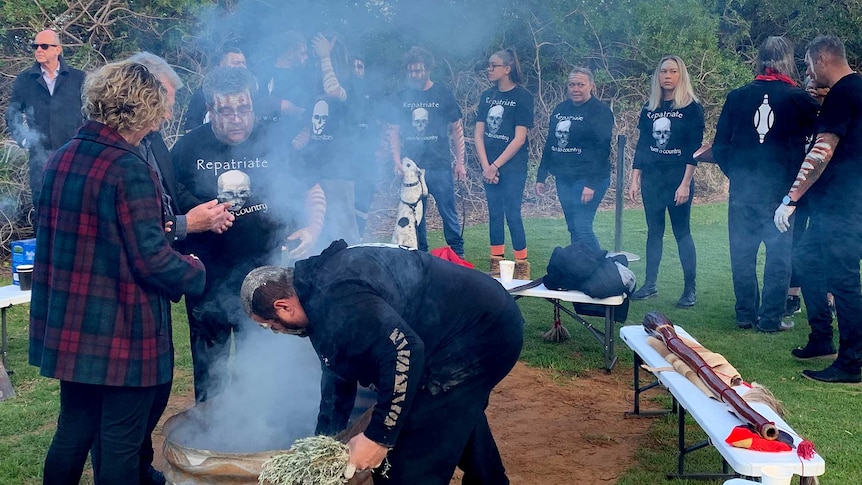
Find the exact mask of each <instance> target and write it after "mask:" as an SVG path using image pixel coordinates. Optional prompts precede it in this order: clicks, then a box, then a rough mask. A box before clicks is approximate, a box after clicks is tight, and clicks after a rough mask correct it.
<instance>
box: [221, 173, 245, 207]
mask: <svg viewBox="0 0 862 485" xmlns="http://www.w3.org/2000/svg"><path fill="white" fill-rule="evenodd" d="M250 196H251V179H249V177H248V175H246V174H245V172H241V171H239V170H229V171H227V172H225V173H223V174H221V175H219V177H218V201H219V202H220V203H224V202H230V210H231V211H234V212H235V211H238V210H240V209H242V208H243V206H245V203H246V202H247V201H248V198H249V197H250Z"/></svg>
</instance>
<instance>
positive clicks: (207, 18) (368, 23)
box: [0, 0, 862, 246]
mask: <svg viewBox="0 0 862 485" xmlns="http://www.w3.org/2000/svg"><path fill="white" fill-rule="evenodd" d="M860 20H862V3H860V2H855V1H854V2H832V1H826V0H813V1H812V0H806V1H801V0H780V1H779V0H731V1H725V0H722V1H718V2H713V1H706V0H666V1H664V2H658V3H657V2H654V1H646V0H580V1H565V2H561V1H560V2H547V1H543V0H440V1H437V2H424V1H420V0H366V1H364V2H355V1H348V0H342V1H335V0H324V1H319V0H318V1H311V0H292V1H289V2H263V1H261V0H239V1H228V0H219V1H217V2H213V1H205V0H156V1H152V2H140V1H134V0H105V1H100V2H88V1H84V0H37V1H34V0H4V2H2V5H0V73H2V76H0V110H2V111H5V106H6V102H7V100H8V96H9V92H10V90H11V82H12V80H13V79H14V77H15V75H17V73H18V72H20V71H21V70H22V69H24V68H25V67H26V66H27V65H29V64H30V63H31V62H32V51H31V49H30V47H29V44H30V42H31V40H32V36H33V35H34V32H37V31H38V30H40V29H42V28H44V27H46V26H47V27H51V28H54V29H56V30H58V31H59V32H60V33H61V37H62V39H63V41H64V43H66V48H65V51H64V53H65V56H66V58H67V60H68V61H69V62H70V63H71V64H72V65H74V66H76V67H80V68H82V69H84V70H89V69H92V68H94V67H96V66H98V65H101V64H103V63H105V62H107V61H111V60H115V59H120V58H123V57H126V56H127V55H129V54H131V53H133V52H136V51H138V50H149V51H152V52H154V53H157V54H159V55H162V56H164V57H165V58H166V59H167V60H168V61H169V62H170V63H171V64H173V65H175V66H176V67H177V68H178V69H177V70H178V72H180V74H181V75H182V76H183V77H184V78H185V81H186V85H187V88H186V89H185V90H183V92H181V93H178V102H177V109H176V111H175V117H174V120H173V121H172V123H171V124H170V126H168V127H167V128H166V134H167V135H168V136H167V138H168V141H169V143H170V142H172V141H173V140H174V139H175V137H176V136H177V133H178V132H179V130H178V126H180V124H181V122H182V117H183V111H184V107H185V104H186V102H187V99H188V96H189V95H190V93H191V92H192V91H193V90H194V89H195V88H197V86H198V85H199V84H200V81H201V78H202V75H203V73H204V71H205V69H206V68H207V66H208V56H209V55H210V54H211V53H213V52H215V51H216V50H217V49H218V48H220V47H222V46H224V45H225V44H227V43H233V44H237V45H239V46H240V47H242V48H243V49H244V50H245V51H246V52H247V53H248V54H249V55H248V57H249V60H250V67H251V68H252V70H254V68H255V67H256V66H265V65H268V64H270V63H271V59H272V57H273V56H274V52H275V51H276V50H277V48H278V45H277V43H276V42H277V41H275V40H274V34H277V33H279V32H282V31H284V30H287V29H295V30H299V31H301V32H304V33H306V34H312V33H314V32H316V31H319V30H324V29H331V30H334V31H336V32H339V33H341V35H342V36H344V38H345V39H346V41H347V44H348V45H349V46H350V47H351V48H353V49H355V50H357V51H359V52H361V53H362V54H363V55H364V56H365V58H366V61H367V64H368V66H369V69H370V70H371V71H372V72H374V71H377V72H378V73H382V76H381V78H380V83H379V84H380V85H383V86H386V87H387V88H388V89H394V88H395V87H396V86H397V85H398V83H399V81H400V80H401V79H402V77H401V76H402V73H401V70H400V65H399V64H400V59H401V53H402V52H403V51H404V50H406V48H408V47H409V46H411V45H424V46H426V47H428V48H429V49H430V50H432V51H433V52H435V53H436V54H437V55H438V58H439V59H438V69H437V72H436V73H435V78H436V79H437V80H438V81H442V82H446V83H448V84H450V85H452V87H453V89H454V91H455V93H456V95H457V97H458V99H459V102H460V103H461V106H462V109H463V110H464V113H465V119H466V120H467V124H468V126H467V128H466V132H468V133H470V132H471V130H472V128H471V127H470V126H469V125H471V124H472V123H473V122H474V121H475V120H474V118H475V111H476V104H477V101H478V96H479V93H481V91H482V90H483V89H485V88H486V87H487V85H488V83H487V81H486V79H485V73H484V65H485V63H486V61H487V57H488V55H489V54H490V53H491V52H493V51H494V50H496V49H497V48H499V47H500V46H511V47H514V48H515V49H516V51H517V53H518V54H519V56H520V57H521V64H522V67H523V68H524V71H525V75H526V78H527V87H528V88H529V89H530V90H531V91H532V92H533V93H534V94H535V95H536V116H535V121H536V123H535V125H536V127H535V128H534V129H533V131H532V133H531V134H530V135H531V136H530V138H531V140H532V152H531V160H532V161H533V163H537V161H538V158H539V151H540V150H541V146H542V143H543V141H544V137H545V135H546V133H547V118H548V115H549V114H550V111H551V110H552V109H553V107H554V106H555V105H556V104H557V103H558V102H559V101H560V100H562V99H563V97H564V95H565V91H564V83H565V80H566V77H567V74H568V71H569V70H570V69H571V68H572V67H573V66H576V65H585V66H588V67H590V68H591V69H592V70H593V72H594V73H595V74H596V84H597V87H598V93H597V97H598V98H600V99H602V100H604V101H606V102H608V103H609V104H610V105H611V108H612V109H613V111H614V113H615V115H616V121H617V124H616V130H617V133H619V134H625V135H628V138H629V144H628V147H627V149H626V160H627V163H628V164H630V163H631V162H630V160H631V156H632V154H633V151H634V143H635V141H636V135H635V133H636V131H637V126H636V124H637V116H638V113H639V111H640V108H641V106H642V104H643V102H644V100H645V99H646V96H647V92H648V90H649V77H650V75H651V74H652V70H653V68H654V66H655V64H656V62H657V61H658V59H659V58H660V57H661V56H662V55H664V54H668V53H673V54H676V55H679V56H680V57H682V58H683V59H684V60H685V61H686V62H687V64H688V66H689V70H690V72H691V74H692V76H693V82H694V85H695V91H696V92H697V94H698V95H699V96H700V97H701V99H702V102H703V105H704V108H705V110H706V117H707V133H706V135H705V137H704V138H705V139H706V140H710V139H711V138H712V133H713V130H714V125H715V121H716V119H717V117H718V114H719V111H720V109H721V105H722V103H723V101H724V96H725V94H726V93H727V92H728V91H729V90H730V89H733V88H735V87H737V86H740V85H742V84H744V83H745V82H747V81H749V80H750V79H751V76H752V67H751V66H752V65H753V57H754V55H755V52H756V48H757V46H758V45H759V43H760V42H761V41H762V40H763V39H764V38H766V37H767V36H769V35H786V36H788V37H789V38H790V39H791V40H793V41H794V42H795V43H796V45H797V56H798V59H799V63H800V67H802V55H803V54H804V48H805V43H806V42H807V41H808V40H810V39H811V38H813V37H814V35H816V34H817V33H820V32H829V33H835V34H837V35H839V36H841V37H842V38H843V39H844V40H845V42H846V44H847V48H848V57H849V60H850V62H851V65H852V66H855V65H857V64H858V63H859V62H860V55H862V34H860V33H859V31H858V29H857V28H856V27H857V25H858V24H859V21H860ZM468 138H469V137H468ZM10 149H12V148H11V145H10V144H9V143H4V144H2V145H0V150H2V151H3V154H0V160H6V161H10V160H11V161H13V162H12V163H16V164H20V163H23V160H25V159H24V158H22V157H21V156H20V154H15V153H12V154H10V152H9V150H10ZM613 156H614V160H616V158H615V157H616V155H613ZM471 159H472V158H471ZM472 161H473V163H469V164H468V166H469V167H470V168H471V183H469V184H468V191H467V192H468V193H467V194H466V195H467V198H468V200H471V201H472V202H473V203H472V204H471V207H473V209H475V211H477V212H479V211H483V210H484V207H483V206H482V202H481V201H482V199H483V197H482V196H481V183H479V182H480V178H479V176H478V170H477V168H476V166H477V164H476V163H475V159H472ZM534 170H535V169H534ZM10 173H15V171H14V170H11V171H10V170H0V178H2V177H9V174H10ZM612 180H614V177H612ZM15 183H17V182H13V185H15ZM725 183H726V181H725V180H724V178H723V176H721V175H720V173H719V172H718V171H717V170H715V167H710V166H706V167H704V168H703V169H701V170H699V171H698V175H697V185H698V191H699V193H700V194H702V195H706V196H722V195H723V194H724V192H725ZM7 185H8V184H7ZM530 186H531V184H528V187H530ZM25 187H26V184H22V185H21V190H26V189H25ZM614 190H615V187H614V186H613V185H612V187H611V190H610V191H609V192H608V197H609V198H611V197H613V193H614ZM11 191H12V192H14V190H11ZM4 197H5V198H6V199H8V200H3V201H0V211H3V215H2V216H0V224H6V225H7V226H10V225H11V227H7V229H5V230H2V231H0V237H4V236H5V237H6V238H7V239H4V240H3V241H2V242H3V244H4V246H8V238H9V237H17V236H19V235H20V234H22V233H26V230H27V229H26V226H27V224H28V221H27V218H26V217H21V215H20V213H21V212H22V210H23V209H22V208H21V207H20V205H21V204H17V203H16V201H17V200H19V199H20V200H27V198H28V197H16V196H15V195H9V194H6V193H5V192H0V198H4ZM554 201H555V198H554V196H553V193H551V194H549V195H548V196H546V197H545V198H544V199H543V200H539V201H537V202H538V203H539V204H540V205H545V206H546V207H555V202H554ZM10 206H12V207H14V209H9V207H10ZM10 210H11V211H12V213H11V214H10V212H9V211H10ZM23 212H24V213H25V214H26V211H23ZM17 226H24V227H23V228H21V227H17ZM7 234H10V236H6V235H7Z"/></svg>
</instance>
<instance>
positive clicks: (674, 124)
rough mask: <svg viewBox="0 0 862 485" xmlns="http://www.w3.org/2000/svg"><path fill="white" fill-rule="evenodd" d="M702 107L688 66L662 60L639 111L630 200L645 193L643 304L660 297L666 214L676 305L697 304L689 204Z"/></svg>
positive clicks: (637, 296)
mask: <svg viewBox="0 0 862 485" xmlns="http://www.w3.org/2000/svg"><path fill="white" fill-rule="evenodd" d="M703 129H704V119H703V107H702V106H701V105H700V103H699V102H698V99H697V96H696V95H695V94H694V89H693V88H692V86H691V78H690V77H689V74H688V70H687V69H686V67H685V63H684V62H683V61H682V59H680V58H679V57H677V56H664V57H662V58H661V60H660V61H659V63H658V66H657V67H656V69H655V73H654V74H653V76H652V87H651V89H650V97H649V101H648V102H647V104H646V106H644V108H643V109H642V110H641V115H640V121H639V122H638V130H639V131H640V138H639V139H638V144H637V150H636V151H635V159H634V163H633V164H632V179H631V185H630V186H629V190H628V196H629V199H630V200H631V201H632V202H636V196H637V193H638V191H640V192H641V196H642V198H643V205H644V213H645V215H646V223H647V243H646V246H647V247H646V279H645V281H644V283H643V285H642V286H641V287H640V289H638V290H637V291H635V292H634V293H633V294H632V299H634V300H644V299H647V298H650V297H653V296H656V295H657V294H658V287H657V286H656V281H657V279H658V268H659V263H661V255H662V239H663V238H664V229H665V211H667V213H668V214H669V215H670V223H671V229H672V230H673V235H674V237H675V238H676V244H677V247H678V248H679V260H680V263H681V264H682V272H683V278H684V283H685V286H684V289H683V292H682V296H680V298H679V300H678V301H677V303H676V305H677V306H678V307H680V308H689V307H692V306H694V304H695V303H696V302H697V293H696V287H695V277H696V275H697V252H696V251H695V248H694V240H693V239H692V237H691V224H690V223H691V201H692V198H693V197H694V170H695V168H696V167H697V162H696V161H695V160H694V157H693V155H694V152H695V151H696V150H697V149H698V148H699V147H700V145H701V142H702V141H703Z"/></svg>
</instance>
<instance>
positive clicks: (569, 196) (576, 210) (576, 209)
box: [556, 178, 611, 251]
mask: <svg viewBox="0 0 862 485" xmlns="http://www.w3.org/2000/svg"><path fill="white" fill-rule="evenodd" d="M556 181H557V197H559V199H560V205H561V206H562V207H563V215H564V216H566V227H567V228H568V229H569V235H570V236H571V242H572V244H575V243H576V242H578V241H584V242H585V243H587V244H589V245H590V247H591V248H593V249H595V250H596V251H598V250H600V249H601V246H600V245H599V240H598V239H597V238H596V233H595V232H593V221H594V220H595V218H596V211H597V210H598V209H599V204H600V203H601V202H602V198H604V196H605V192H607V191H608V186H609V185H610V184H611V179H610V178H606V179H602V180H600V181H599V183H597V184H593V186H592V187H590V188H591V189H593V191H595V194H593V199H592V200H591V201H589V202H587V203H586V204H583V203H581V194H582V193H583V192H584V187H585V186H586V182H587V181H586V180H580V179H575V180H570V179H569V180H566V179H561V178H557V180H556Z"/></svg>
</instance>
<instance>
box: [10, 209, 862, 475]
mask: <svg viewBox="0 0 862 485" xmlns="http://www.w3.org/2000/svg"><path fill="white" fill-rule="evenodd" d="M726 211H727V206H726V205H724V204H711V205H704V206H696V207H695V208H694V209H693V215H692V219H693V224H692V226H693V229H692V232H693V234H694V239H695V244H696V246H697V251H698V303H697V305H696V306H695V307H694V308H693V309H689V310H680V309H677V308H676V307H675V306H674V303H676V300H677V298H678V297H679V295H680V293H681V292H682V271H681V269H680V266H679V260H678V258H677V253H676V244H675V241H674V239H673V236H672V234H671V233H670V224H668V229H667V234H666V236H665V248H664V259H663V261H662V265H661V270H660V274H659V282H658V283H659V296H658V297H657V298H653V299H650V300H647V301H643V302H632V304H631V308H630V311H629V321H628V322H627V323H628V324H638V323H640V320H641V319H642V318H643V315H644V313H646V312H648V311H653V310H658V311H661V312H663V313H665V314H666V315H667V316H668V317H669V318H670V319H671V320H672V321H673V322H674V323H677V324H679V325H681V326H683V327H684V328H685V329H686V330H687V331H688V332H689V333H691V334H692V335H693V336H695V337H696V338H697V339H698V340H699V341H700V342H701V343H703V344H704V345H705V346H706V347H708V348H709V349H710V350H713V351H715V352H718V353H721V354H724V355H725V356H726V357H727V358H728V360H729V361H730V362H731V363H732V364H733V365H734V366H735V367H736V368H737V369H738V370H739V371H740V373H741V374H742V376H743V378H744V379H745V380H747V381H749V382H752V381H756V382H759V383H761V384H763V385H764V386H766V387H768V388H769V389H770V390H772V391H773V393H775V395H776V396H777V397H778V398H779V399H780V400H782V401H783V402H784V403H785V405H786V407H787V408H788V410H789V415H788V416H787V418H786V419H787V421H788V422H789V423H790V424H791V425H792V426H793V428H794V429H795V430H796V431H797V432H799V433H801V434H802V436H804V437H805V438H807V439H809V440H811V441H812V442H814V444H815V445H816V446H817V449H818V451H819V452H820V453H821V454H822V455H823V457H824V458H825V460H826V474H825V475H824V476H823V477H822V478H821V483H822V484H824V485H830V484H851V483H862V466H860V465H859V464H858V463H859V462H858V455H857V454H856V453H858V451H857V448H858V445H857V444H854V443H858V442H857V441H856V440H857V439H860V436H862V423H860V420H859V417H858V414H859V411H860V406H859V404H858V403H859V399H860V396H862V387H854V386H844V385H826V384H820V383H816V382H813V381H809V380H806V379H803V378H801V376H800V371H801V370H802V369H805V368H819V367H821V366H825V365H826V362H816V361H815V363H813V364H810V367H809V366H808V364H803V363H800V362H797V361H796V360H794V359H793V358H792V357H791V356H790V349H792V348H794V347H796V346H799V345H804V343H805V341H806V337H807V334H808V326H807V324H806V320H805V314H804V312H803V313H802V314H801V315H796V316H795V318H794V320H795V321H796V328H795V329H793V330H791V331H789V332H780V333H777V334H772V335H767V334H760V333H756V332H754V331H751V330H739V329H737V328H736V325H735V318H734V311H733V304H734V297H733V288H732V285H731V279H730V263H729V257H728V252H727V222H726V221H727V216H726V214H727V212H726ZM613 217H614V214H613V212H601V213H599V214H598V217H597V219H596V230H597V234H598V237H599V240H600V242H601V243H602V244H603V245H604V246H605V247H611V246H612V245H613V241H614V237H613V227H614V223H613ZM624 218H625V224H624V228H625V229H624V230H625V234H624V235H623V240H622V241H623V243H622V246H623V247H622V249H623V250H626V251H629V252H633V253H636V254H639V255H641V256H643V255H644V244H645V240H646V226H645V223H644V220H643V213H642V212H641V211H638V210H632V211H626V212H625V215H624ZM464 236H465V240H466V241H465V243H466V253H467V256H468V258H469V259H470V260H471V261H473V262H474V263H475V264H476V265H477V267H478V269H481V270H487V267H488V262H487V254H488V233H487V226H484V225H480V226H474V227H470V228H468V229H467V230H466V231H465V234H464ZM430 237H431V241H430V244H431V247H437V246H440V245H442V244H444V243H443V241H442V236H441V235H440V234H439V233H432V234H430ZM527 239H528V241H529V250H530V258H529V259H530V260H531V261H532V262H533V277H538V276H541V275H542V274H544V269H545V265H546V264H547V261H548V258H549V257H550V253H551V251H552V250H553V248H554V247H555V246H564V245H566V244H567V242H568V233H567V232H566V229H565V222H564V221H563V220H561V219H536V220H530V221H527ZM509 251H510V253H509V256H510V257H511V247H509ZM761 259H762V255H761ZM761 263H762V261H761ZM631 268H632V269H633V270H634V272H635V273H636V274H637V276H638V278H643V275H644V268H645V265H644V261H643V259H641V261H638V262H634V263H632V265H631ZM4 284H8V281H7V282H5V283H4ZM529 300H534V299H530V298H527V299H523V300H521V303H520V306H521V308H522V311H523V313H524V316H525V318H526V321H527V329H526V341H525V345H524V351H523V354H522V360H523V361H525V362H526V363H528V364H529V365H533V366H536V367H544V368H550V369H553V370H554V371H555V372H557V373H558V374H559V375H560V376H561V377H565V378H575V379H576V378H578V376H579V375H582V374H584V373H586V372H587V371H595V369H599V368H600V367H601V366H602V352H601V348H600V346H599V345H598V344H597V342H595V340H593V339H592V338H591V337H590V336H589V335H588V333H587V332H586V330H585V329H583V328H582V327H580V326H577V325H574V324H571V323H570V322H567V326H568V328H569V330H570V331H571V332H572V334H573V337H574V338H572V339H571V340H569V341H566V342H564V343H562V344H548V343H545V342H543V341H542V339H541V333H542V332H543V331H545V330H547V329H548V328H550V324H551V322H550V318H549V312H548V308H547V305H546V304H543V302H540V301H529ZM173 308H174V323H175V325H174V337H175V342H176V347H177V371H176V378H175V381H174V392H178V393H185V392H188V391H189V389H190V388H191V357H190V354H189V349H188V326H187V325H186V323H185V322H186V320H185V311H184V307H183V306H182V305H174V307H173ZM8 317H9V319H8V321H9V333H10V340H9V366H10V368H11V369H12V370H14V374H13V375H12V377H11V378H12V383H13V384H14V386H15V391H16V392H17V394H18V395H17V397H16V398H14V399H11V400H6V401H2V402H0V484H4V485H18V484H37V483H41V478H40V477H41V467H42V462H43V460H44V457H45V452H46V451H47V448H48V445H49V443H50V440H51V437H52V436H53V432H54V426H55V422H56V417H57V413H58V388H59V386H58V384H57V381H55V380H51V379H45V378H42V377H39V375H38V372H37V369H36V368H35V367H31V366H29V365H27V357H26V355H27V323H26V307H24V306H21V307H13V308H12V309H10V310H9V312H8ZM836 333H837V332H836ZM617 352H618V354H619V356H620V361H619V363H618V364H617V367H616V368H615V370H614V374H619V376H620V378H621V379H628V380H627V382H629V383H630V372H631V365H632V357H631V352H628V349H627V348H626V347H625V345H624V344H622V343H621V342H620V341H619V340H618V346H617ZM652 395H654V396H655V397H653V399H656V400H658V401H660V402H662V403H664V404H667V403H668V402H669V399H668V398H667V397H666V396H665V395H666V393H663V392H661V391H657V392H653V393H652V394H650V396H652ZM620 419H623V418H622V416H621V417H620ZM688 436H689V438H690V442H693V441H694V440H695V439H697V438H698V437H701V436H703V435H702V432H700V430H699V429H698V427H697V425H696V424H693V421H692V424H691V426H690V429H689V431H688ZM637 459H638V464H637V466H636V467H634V469H632V470H630V471H629V472H628V473H627V474H626V475H625V476H624V477H623V478H622V479H621V480H620V481H619V482H618V483H620V484H626V485H629V484H632V485H634V484H637V485H641V484H648V483H650V484H652V483H663V482H664V481H665V478H664V474H665V473H667V472H671V471H674V470H675V468H676V417H675V416H669V417H660V418H654V419H653V425H652V427H651V431H650V434H649V436H648V439H647V440H646V441H645V442H644V443H643V444H642V446H641V447H640V451H639V453H638V456H637ZM718 464H719V455H718V453H717V452H716V451H715V450H714V449H711V448H710V449H706V450H701V451H698V452H696V453H694V454H692V455H690V456H689V457H688V458H687V463H686V465H687V469H688V470H690V471H718V466H719V465H718ZM597 466H598V465H597ZM573 473H576V471H574V470H573ZM673 483H710V482H695V481H690V482H685V481H678V482H673ZM712 483H721V482H712Z"/></svg>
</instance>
